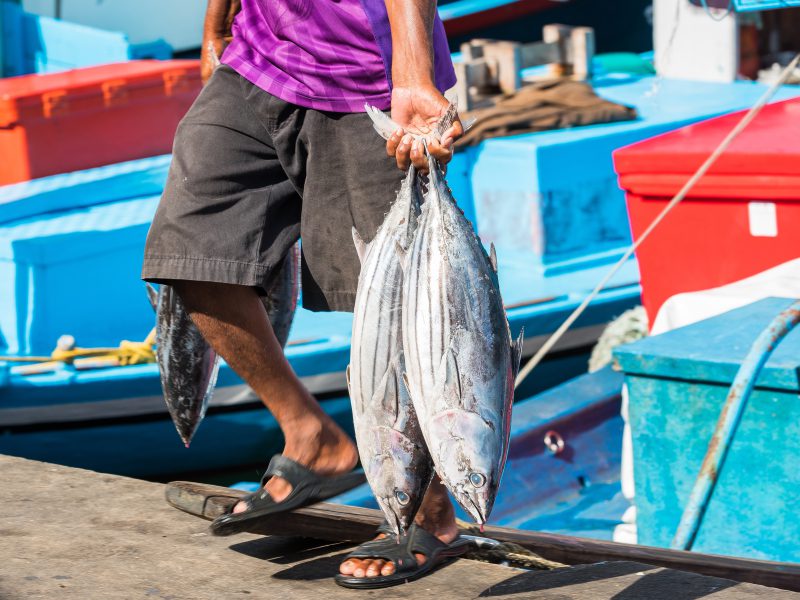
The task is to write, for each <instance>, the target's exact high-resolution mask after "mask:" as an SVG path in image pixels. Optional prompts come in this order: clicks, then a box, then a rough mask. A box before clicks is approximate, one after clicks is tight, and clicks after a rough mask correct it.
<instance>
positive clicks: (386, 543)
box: [335, 525, 470, 590]
mask: <svg viewBox="0 0 800 600" xmlns="http://www.w3.org/2000/svg"><path fill="white" fill-rule="evenodd" d="M378 532H379V533H386V534H387V535H386V537H385V538H382V539H380V540H372V541H371V542H367V543H365V544H361V545H360V546H359V547H358V548H356V549H355V550H353V551H352V552H351V553H350V554H348V555H347V557H346V558H345V560H347V559H350V558H381V559H383V560H387V561H391V562H393V563H394V568H395V572H394V573H392V574H391V575H379V576H377V577H353V576H351V575H342V574H341V573H340V574H338V575H337V576H336V578H335V581H336V583H338V584H339V585H341V586H342V587H346V588H351V589H357V590H374V589H378V588H385V587H390V586H393V585H398V584H401V583H406V582H408V581H414V580H415V579H419V578H420V577H423V576H425V575H427V574H428V573H430V572H431V571H433V570H434V569H436V568H438V567H441V566H442V565H444V564H446V563H448V562H450V561H451V560H453V559H454V558H458V557H459V556H461V555H463V554H464V553H465V552H466V551H467V549H468V548H469V546H470V542H469V541H467V540H465V539H462V538H456V539H455V540H453V541H452V542H451V543H449V544H445V543H444V542H442V541H441V540H439V539H438V538H437V537H435V536H433V535H431V534H430V533H428V532H427V531H425V530H424V529H423V528H422V527H418V526H417V525H412V526H411V527H409V528H408V533H407V534H405V535H403V536H401V537H400V539H399V540H398V539H397V536H396V535H395V534H394V533H392V531H391V529H390V528H389V527H388V525H386V526H385V529H384V526H383V525H382V526H381V527H379V528H378ZM415 553H416V554H422V555H424V556H425V562H424V563H422V564H421V565H420V564H417V557H416V556H414V554H415Z"/></svg>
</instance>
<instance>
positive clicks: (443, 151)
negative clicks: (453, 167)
mask: <svg viewBox="0 0 800 600" xmlns="http://www.w3.org/2000/svg"><path fill="white" fill-rule="evenodd" d="M428 152H430V153H431V156H433V158H435V159H436V160H438V161H439V164H440V165H442V168H444V166H445V165H446V164H447V163H449V162H450V159H451V158H453V149H452V141H451V142H450V144H449V145H448V144H441V143H439V142H437V141H436V140H433V141H431V143H430V144H428Z"/></svg>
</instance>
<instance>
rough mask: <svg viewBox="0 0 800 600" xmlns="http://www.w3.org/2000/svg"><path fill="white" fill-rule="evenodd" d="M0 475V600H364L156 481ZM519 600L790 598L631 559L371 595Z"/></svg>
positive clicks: (436, 581) (460, 573) (290, 544)
mask: <svg viewBox="0 0 800 600" xmlns="http://www.w3.org/2000/svg"><path fill="white" fill-rule="evenodd" d="M0 470H2V472H3V474H4V485H3V486H2V488H0V489H1V490H2V491H0V502H2V506H3V515H4V518H3V525H2V535H0V556H3V557H4V560H2V561H0V597H2V598H5V599H8V600H13V599H16V598H50V597H58V598H125V599H130V598H162V599H165V600H166V599H172V600H179V599H192V600H201V599H204V598H215V599H216V598H238V597H241V598H276V597H277V598H282V597H291V598H319V597H321V595H324V596H325V597H326V598H328V599H330V600H335V599H338V598H356V597H365V595H364V593H362V592H355V591H349V590H344V589H341V588H338V587H337V586H336V585H335V584H334V582H333V580H332V578H331V577H330V574H331V573H332V572H334V571H335V569H336V566H337V565H338V563H339V561H340V560H341V556H342V555H343V554H344V553H345V552H346V550H347V546H346V545H343V544H331V543H330V542H324V543H322V542H312V541H309V540H302V541H301V540H299V539H291V538H283V537H261V536H256V535H251V534H241V535H239V536H236V537H232V538H215V537H212V536H210V535H209V534H208V533H207V526H206V522H204V521H202V520H200V519H197V518H196V517H193V516H190V515H188V514H184V513H181V512H178V511H176V510H175V509H173V508H170V507H169V506H168V505H167V503H166V502H165V501H164V486H162V485H159V484H154V483H148V482H144V481H139V480H134V479H126V478H124V477H118V476H112V475H105V474H99V473H94V472H90V471H82V470H78V469H72V468H69V467H62V466H56V465H50V464H46V463H39V462H34V461H28V460H24V459H19V458H11V457H5V456H0ZM530 594H535V595H536V597H537V598H541V599H548V598H550V599H555V598H559V599H562V600H563V599H572V598H576V599H577V598H593V599H596V600H602V599H604V598H608V599H611V598H615V599H622V598H630V599H633V598H650V599H652V600H659V599H662V598H663V599H665V600H666V599H668V600H680V599H681V598H687V599H688V598H693V599H694V598H700V597H708V598H720V599H731V600H733V599H739V598H742V599H745V598H747V599H748V600H752V598H755V597H764V598H771V599H778V600H780V599H783V598H786V599H789V598H800V594H796V593H793V592H789V591H783V590H777V589H774V588H768V587H763V586H759V585H753V584H748V583H737V582H734V581H729V580H726V579H719V578H714V577H705V576H702V575H697V574H692V573H686V572H682V571H675V570H671V569H662V568H657V567H653V566H648V565H644V564H639V563H634V562H605V563H597V564H592V565H581V566H576V567H568V568H563V569H557V570H554V571H536V572H534V571H522V570H518V569H512V568H509V567H504V566H500V565H494V564H488V563H482V562H475V561H470V560H461V561H458V562H456V563H454V564H452V565H450V566H447V567H445V568H444V569H441V570H439V571H438V572H436V573H434V574H433V575H431V576H430V577H427V578H425V579H424V580H421V581H418V582H414V583H410V584H407V585H404V586H400V587H397V588H392V589H388V590H383V591H381V592H379V597H381V598H405V597H414V598H434V597H435V598H459V599H466V598H478V597H496V598H506V597H508V598H521V597H529V596H528V595H530ZM370 597H374V596H370Z"/></svg>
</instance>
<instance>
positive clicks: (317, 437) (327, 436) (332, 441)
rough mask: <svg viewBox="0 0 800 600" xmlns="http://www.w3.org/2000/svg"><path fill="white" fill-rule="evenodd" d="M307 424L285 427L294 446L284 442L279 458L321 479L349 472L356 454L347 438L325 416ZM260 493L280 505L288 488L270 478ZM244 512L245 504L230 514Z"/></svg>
mask: <svg viewBox="0 0 800 600" xmlns="http://www.w3.org/2000/svg"><path fill="white" fill-rule="evenodd" d="M310 421H311V422H310V423H307V424H300V425H298V426H297V427H292V426H291V425H288V426H287V428H286V429H287V431H291V432H292V439H293V440H296V442H294V443H293V444H292V445H291V446H290V445H289V443H288V442H287V444H286V447H285V448H284V450H283V456H285V457H286V458H290V459H292V460H294V461H296V462H298V463H300V464H301V465H303V466H304V467H307V468H308V469H309V470H311V471H313V472H314V473H316V474H317V475H320V476H323V477H334V476H337V475H343V474H345V473H349V472H350V471H352V470H353V468H354V467H355V466H356V463H357V462H358V451H357V450H356V446H355V444H354V443H353V442H352V440H350V438H349V437H348V436H347V434H346V433H345V432H344V431H342V430H341V429H340V428H339V426H338V425H336V424H335V423H334V422H333V421H332V420H330V418H328V417H327V416H325V417H324V418H323V420H321V421H320V420H317V418H316V417H315V418H314V419H311V420H310ZM264 489H265V490H266V491H267V493H268V494H269V496H270V497H271V498H272V499H273V500H274V501H275V502H282V501H283V500H284V499H286V497H287V496H288V495H289V493H290V492H291V491H292V485H291V484H290V483H289V482H288V481H286V480H285V479H283V478H280V477H271V478H270V479H269V480H268V481H267V482H266V484H265V485H264ZM246 509H247V504H246V503H245V502H243V501H240V502H238V503H237V504H236V506H234V507H233V511H232V512H233V513H234V514H236V513H240V512H243V511H244V510H246Z"/></svg>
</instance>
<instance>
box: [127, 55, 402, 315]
mask: <svg viewBox="0 0 800 600" xmlns="http://www.w3.org/2000/svg"><path fill="white" fill-rule="evenodd" d="M402 178H403V173H402V172H401V171H400V170H399V169H398V168H397V165H396V164H395V161H394V159H393V158H391V157H388V156H387V155H386V151H385V142H384V140H383V139H382V138H381V137H380V136H378V134H377V133H375V130H374V129H373V128H372V124H371V121H370V119H369V117H368V116H367V115H366V113H353V114H349V113H348V114H345V113H332V112H322V111H317V110H312V109H307V108H302V107H299V106H296V105H293V104H289V103H287V102H284V101H283V100H280V99H279V98H276V97H275V96H272V95H271V94H269V93H267V92H265V91H264V90H262V89H260V88H258V87H256V86H255V85H253V84H252V83H250V82H249V81H247V80H246V79H244V78H243V77H241V76H240V75H239V74H238V73H236V72H235V71H234V70H233V69H231V68H230V67H227V66H225V65H223V66H221V67H219V68H218V69H217V70H216V72H215V73H214V75H213V76H212V77H211V79H210V80H209V82H208V84H207V85H206V86H205V88H203V91H202V92H201V93H200V95H199V96H198V98H197V100H196V101H195V103H194V104H193V105H192V107H191V108H190V109H189V112H188V113H187V114H186V116H185V117H184V118H183V120H182V121H181V123H180V125H179V126H178V130H177V133H176V135H175V143H174V149H173V158H172V165H171V167H170V170H169V175H168V177H167V183H166V186H165V188H164V194H163V196H162V198H161V202H160V204H159V206H158V209H157V211H156V214H155V217H154V218H153V223H152V225H151V226H150V232H149V233H148V236H147V243H146V245H145V256H144V267H143V270H142V278H143V279H145V280H147V281H151V282H164V281H169V280H175V279H182V280H193V281H213V282H217V283H230V284H236V285H246V286H253V287H256V288H261V289H264V288H265V287H266V286H267V283H268V282H269V279H270V276H271V275H272V273H273V270H274V269H275V268H276V267H277V266H280V265H281V261H282V260H283V257H284V256H285V255H286V252H287V251H288V250H289V248H291V247H292V245H293V244H294V243H295V242H297V240H298V238H302V242H301V245H302V282H301V283H302V298H303V306H304V307H305V308H308V309H310V310H315V311H326V310H339V311H352V310H353V303H354V301H355V292H356V287H357V284H358V274H359V270H360V265H359V260H358V255H357V254H356V251H355V247H354V245H353V237H352V231H351V230H352V227H355V228H356V229H357V230H358V232H359V234H360V235H361V236H362V238H363V239H365V240H370V239H372V237H373V236H374V235H375V232H376V231H377V229H378V226H379V225H380V224H381V223H382V222H383V218H384V215H385V214H386V213H387V212H388V210H389V207H390V205H391V203H392V201H393V200H394V198H395V196H396V194H397V191H398V190H399V188H400V184H401V182H402Z"/></svg>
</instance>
